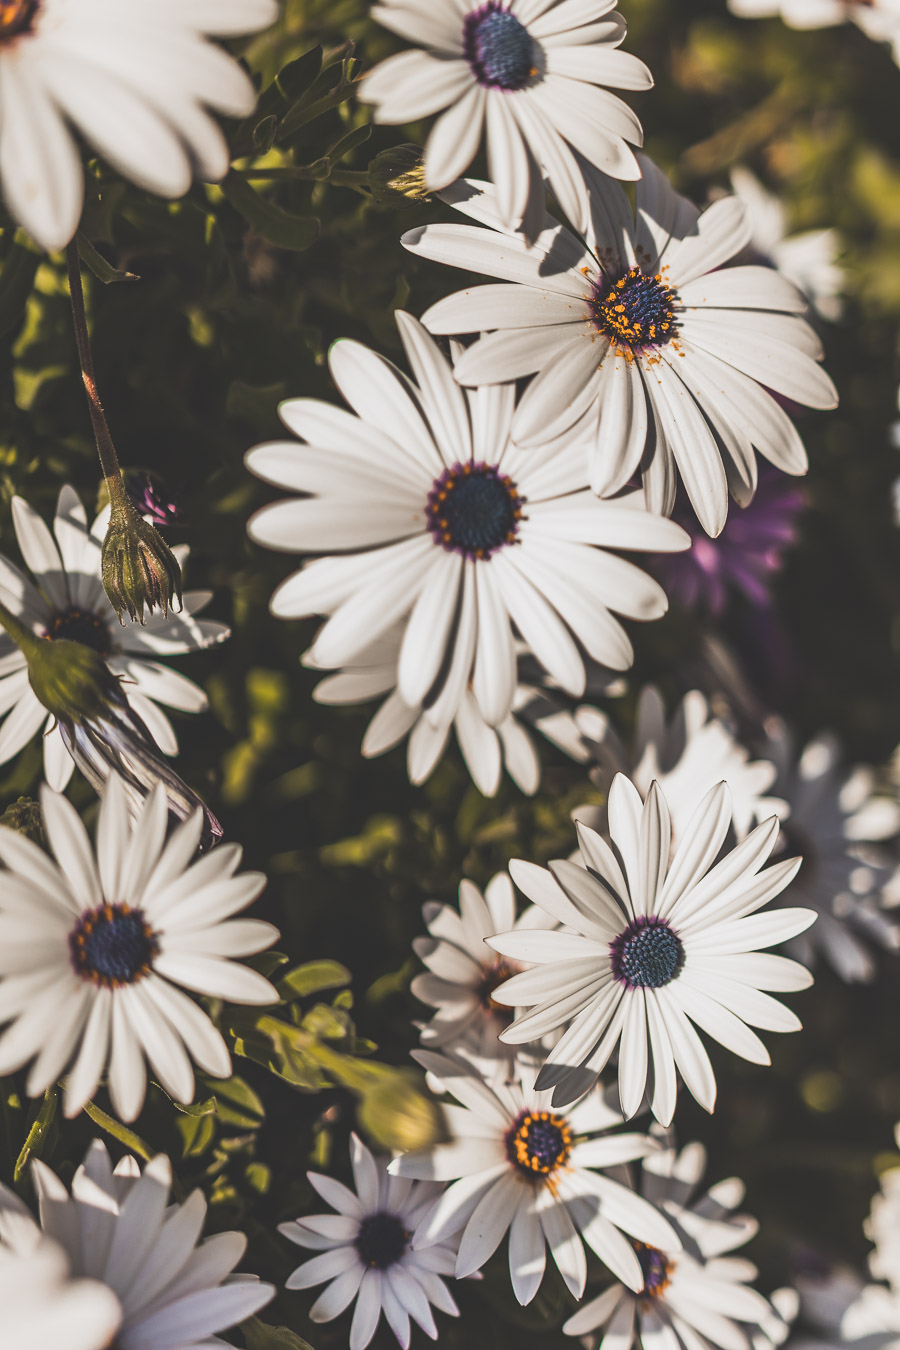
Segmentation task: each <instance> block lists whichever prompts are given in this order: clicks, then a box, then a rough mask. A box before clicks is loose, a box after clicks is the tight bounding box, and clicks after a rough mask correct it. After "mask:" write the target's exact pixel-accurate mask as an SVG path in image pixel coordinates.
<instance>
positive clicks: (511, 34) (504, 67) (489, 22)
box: [463, 0, 538, 89]
mask: <svg viewBox="0 0 900 1350" xmlns="http://www.w3.org/2000/svg"><path fill="white" fill-rule="evenodd" d="M463 53H464V55H465V58H466V60H467V61H468V63H469V65H470V66H471V67H472V73H473V75H474V76H475V78H476V80H477V81H478V83H479V84H481V85H484V86H485V88H487V89H524V87H525V85H526V84H527V83H528V81H529V80H531V79H533V78H534V77H535V75H537V73H538V68H537V66H536V64H535V59H534V58H535V51H534V41H533V39H532V37H531V34H530V33H529V32H528V29H527V28H526V27H525V25H524V24H523V23H521V22H520V21H519V20H518V19H517V18H516V16H515V14H511V13H510V11H509V10H508V9H505V8H504V7H503V6H502V5H498V4H497V3H496V0H489V2H488V4H486V5H482V6H481V8H480V9H476V10H473V11H472V13H471V14H467V15H466V17H465V21H464V23H463Z"/></svg>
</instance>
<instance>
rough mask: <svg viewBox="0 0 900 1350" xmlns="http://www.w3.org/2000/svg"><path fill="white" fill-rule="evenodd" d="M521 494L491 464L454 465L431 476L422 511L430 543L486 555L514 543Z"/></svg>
mask: <svg viewBox="0 0 900 1350" xmlns="http://www.w3.org/2000/svg"><path fill="white" fill-rule="evenodd" d="M524 503H525V498H524V497H520V496H519V493H518V491H517V489H516V485H515V483H514V482H513V481H512V479H511V478H510V477H509V475H508V474H501V472H500V470H499V469H498V468H497V466H496V465H495V464H473V463H472V462H471V461H468V462H466V463H465V464H454V465H453V467H452V469H445V470H444V472H443V473H442V474H441V476H440V478H436V479H435V481H434V484H433V486H432V489H431V491H430V492H429V494H428V504H427V506H426V507H425V516H426V519H427V521H428V528H429V530H430V531H431V533H432V535H433V537H434V542H435V543H436V544H440V545H441V547H442V548H445V549H446V550H447V552H448V553H461V554H462V556H463V557H464V558H473V559H475V558H478V559H482V560H483V559H485V558H490V556H491V554H493V553H496V552H497V550H498V549H499V548H502V547H503V545H504V544H514V543H515V542H516V535H517V534H518V532H519V521H520V520H521V519H522V515H523V512H522V507H523V505H524Z"/></svg>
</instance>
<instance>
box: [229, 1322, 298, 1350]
mask: <svg viewBox="0 0 900 1350" xmlns="http://www.w3.org/2000/svg"><path fill="white" fill-rule="evenodd" d="M241 1331H242V1332H243V1333H244V1340H245V1341H246V1343H247V1350H312V1346H311V1345H310V1343H309V1341H305V1340H304V1339H303V1337H302V1336H298V1335H297V1333H296V1331H290V1330H289V1329H288V1328H287V1327H270V1326H267V1325H266V1323H265V1322H261V1321H260V1320H259V1318H258V1317H251V1318H250V1320H249V1321H247V1322H242V1323H241Z"/></svg>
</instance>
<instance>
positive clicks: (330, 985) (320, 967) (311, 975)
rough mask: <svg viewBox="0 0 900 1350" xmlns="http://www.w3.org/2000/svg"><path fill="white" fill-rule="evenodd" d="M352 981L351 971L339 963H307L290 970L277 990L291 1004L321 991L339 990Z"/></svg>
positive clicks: (279, 983) (280, 981)
mask: <svg viewBox="0 0 900 1350" xmlns="http://www.w3.org/2000/svg"><path fill="white" fill-rule="evenodd" d="M351 979H352V976H351V974H350V971H349V970H348V969H347V967H346V966H342V965H341V964H340V962H339V961H307V962H306V964H305V965H303V966H295V967H294V969H293V970H289V971H288V973H287V974H286V975H285V976H284V978H283V979H281V980H279V982H278V986H277V988H278V992H279V994H280V995H281V997H282V998H283V999H285V1000H286V1001H287V1002H290V1001H291V999H295V998H302V997H304V996H305V995H306V994H317V993H318V992H319V990H321V989H339V988H340V987H341V986H342V985H345V984H349V983H350V980H351Z"/></svg>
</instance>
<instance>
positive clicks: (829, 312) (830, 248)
mask: <svg viewBox="0 0 900 1350" xmlns="http://www.w3.org/2000/svg"><path fill="white" fill-rule="evenodd" d="M731 187H732V190H733V191H734V193H735V196H737V197H739V198H740V200H741V201H742V202H743V203H744V209H745V211H746V212H747V222H748V224H749V226H750V245H749V250H748V252H749V254H750V256H751V259H752V258H753V255H754V254H755V255H756V260H759V259H762V260H764V261H766V262H769V263H771V265H772V266H773V267H775V268H776V269H777V270H778V271H779V272H781V274H782V275H783V276H786V277H787V279H788V281H793V283H794V285H795V286H797V287H799V289H800V290H801V291H802V292H803V294H804V295H805V296H806V297H807V299H808V300H809V302H810V304H811V305H812V307H813V309H814V310H815V311H816V313H817V314H818V315H820V317H821V318H823V319H828V320H830V321H831V322H832V323H834V322H836V321H837V320H838V319H839V318H840V317H841V309H842V305H841V299H840V295H841V291H842V289H843V285H844V273H843V270H842V269H841V268H840V267H839V266H838V265H837V262H836V261H835V260H836V258H837V256H838V253H839V252H840V248H841V242H840V236H839V235H838V232H837V230H803V231H802V232H801V233H800V234H791V235H789V234H788V232H787V212H786V211H785V208H784V203H783V202H781V201H780V200H779V198H778V197H776V196H775V195H774V194H773V193H771V192H769V191H767V190H766V188H764V187H763V185H762V183H761V182H760V181H759V179H758V178H757V177H756V175H755V174H753V173H751V172H750V170H749V169H745V168H744V167H743V165H738V166H737V167H736V168H734V169H732V171H731ZM748 261H749V259H748Z"/></svg>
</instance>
